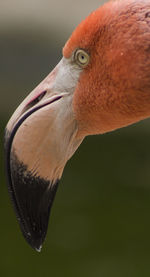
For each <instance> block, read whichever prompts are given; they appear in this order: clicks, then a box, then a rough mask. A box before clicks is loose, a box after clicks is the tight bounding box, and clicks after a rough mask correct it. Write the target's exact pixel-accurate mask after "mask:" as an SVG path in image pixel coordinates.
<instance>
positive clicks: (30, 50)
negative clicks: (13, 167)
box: [0, 0, 150, 277]
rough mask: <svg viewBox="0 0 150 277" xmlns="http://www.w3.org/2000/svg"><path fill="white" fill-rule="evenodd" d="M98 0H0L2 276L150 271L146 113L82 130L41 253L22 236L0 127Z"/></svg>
mask: <svg viewBox="0 0 150 277" xmlns="http://www.w3.org/2000/svg"><path fill="white" fill-rule="evenodd" d="M103 2H104V1H99V0H92V1H90V0H76V1H72V0H62V1H60V0H59V1H58V0H55V1H52V0H42V1H40V0H36V1H35V0H26V1H25V0H20V1H19V0H13V1H11V0H0V78H1V92H0V95H1V100H0V136H1V138H0V156H1V157H2V159H0V171H1V173H0V175H1V176H0V179H1V186H0V218H1V223H0V276H6V277H7V276H11V277H13V276H21V277H23V276H28V277H31V276H36V277H41V276H43V277H48V276H62V277H63V276H65V277H67V276H69V277H70V276H72V277H74V276H75V277H76V276H78V277H80V276H81V277H83V276H86V277H91V276H92V277H99V276H102V277H113V276H114V277H120V276H121V277H127V276H128V277H130V276H131V277H134V276H136V277H138V276H139V277H141V276H144V277H149V276H150V121H149V120H146V121H144V122H140V123H138V124H136V125H133V126H130V127H127V128H124V129H121V130H117V131H115V132H113V133H109V134H105V135H102V136H93V137H88V138H86V139H85V141H84V142H83V143H82V145H81V146H80V148H79V150H78V151H77V152H76V154H75V155H74V156H73V158H72V159H71V160H70V161H69V162H68V164H67V166H66V168H65V171H64V174H63V178H62V180H61V183H60V186H59V189H58V192H57V196H56V199H55V201H54V205H53V208H52V213H51V218H50V224H49V230H48V234H47V239H46V242H45V245H44V247H43V250H42V252H41V253H36V252H35V251H34V250H32V249H31V248H30V247H29V246H28V245H27V243H26V242H25V240H24V239H23V237H22V235H21V232H20V230H19V227H18V223H17V221H16V218H15V214H14V212H13V209H12V205H11V203H10V199H9V196H8V192H7V186H6V180H5V177H4V164H3V163H4V162H3V160H4V157H3V156H4V155H3V133H4V128H5V125H6V123H7V121H8V119H9V118H10V116H11V114H12V113H13V111H14V110H15V108H16V107H17V106H18V105H19V103H20V102H21V101H22V100H23V99H24V97H25V96H26V95H27V94H28V93H29V92H30V91H31V90H32V89H33V88H34V87H35V86H36V85H37V84H38V83H39V82H40V81H41V80H42V79H43V78H44V77H45V76H46V75H47V74H48V73H49V72H50V71H51V69H52V68H53V67H54V66H55V65H56V64H57V62H58V61H59V59H60V57H61V49H62V47H63V45H64V43H65V41H66V40H67V38H68V37H69V36H70V34H71V32H72V30H73V29H74V28H75V26H76V25H77V24H78V23H79V22H80V21H81V20H82V19H83V18H84V17H85V16H86V15H88V14H89V13H90V12H91V11H92V10H94V9H96V8H97V7H98V6H99V5H101V4H102V3H103Z"/></svg>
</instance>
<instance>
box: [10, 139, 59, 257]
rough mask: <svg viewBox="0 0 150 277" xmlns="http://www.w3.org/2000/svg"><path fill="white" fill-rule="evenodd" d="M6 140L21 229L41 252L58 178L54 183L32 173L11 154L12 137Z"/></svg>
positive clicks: (13, 192) (11, 191)
mask: <svg viewBox="0 0 150 277" xmlns="http://www.w3.org/2000/svg"><path fill="white" fill-rule="evenodd" d="M6 138H8V136H5V139H6ZM5 141H6V142H7V143H6V144H5V151H6V171H7V184H8V190H9V193H10V196H11V199H12V202H13V204H14V209H15V212H16V216H17V219H18V222H19V225H20V229H21V231H22V234H23V236H24V238H25V239H26V241H27V242H28V244H29V245H30V246H31V247H32V248H33V249H35V250H36V251H38V252H40V251H41V249H42V245H43V242H44V240H45V237H46V233H47V229H48V222H49V216H50V211H51V207H52V204H53V200H54V197H55V194H56V191H57V187H58V182H59V180H56V181H55V182H51V181H50V180H45V179H43V178H41V177H40V176H34V175H32V173H31V172H29V171H28V170H27V167H26V165H24V164H23V163H22V162H20V161H19V160H18V159H17V156H16V155H15V153H13V152H11V153H10V146H9V143H8V142H9V140H8V139H6V140H5Z"/></svg>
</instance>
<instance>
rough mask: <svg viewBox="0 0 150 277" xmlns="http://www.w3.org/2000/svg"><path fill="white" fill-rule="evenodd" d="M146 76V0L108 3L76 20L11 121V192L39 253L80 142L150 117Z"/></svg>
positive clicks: (149, 13)
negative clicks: (62, 180)
mask: <svg viewBox="0 0 150 277" xmlns="http://www.w3.org/2000/svg"><path fill="white" fill-rule="evenodd" d="M149 72H150V3H149V1H148V0H147V1H146V0H144V1H143V0H138V1H135V0H128V1H110V2H108V3H107V4H105V5H104V6H102V7H100V8H99V9H97V10H96V11H95V12H93V13H92V14H91V15H90V16H89V17H87V18H86V19H85V20H84V21H83V22H81V24H80V25H79V26H78V27H77V29H76V30H75V31H74V32H73V34H72V36H71V37H70V39H69V40H68V41H67V43H66V45H65V46H64V48H63V58H62V60H61V61H60V63H59V64H58V65H57V66H56V67H55V69H54V70H53V71H52V72H51V73H50V74H49V75H48V76H47V77H46V78H45V79H44V81H42V82H41V83H40V84H39V85H38V86H37V87H36V88H35V89H34V90H33V91H32V92H31V93H30V94H29V95H28V96H27V97H26V98H25V100H24V101H23V102H22V103H21V105H20V106H19V107H18V109H17V110H16V111H15V113H14V114H13V116H12V117H11V119H10V120H9V122H8V124H7V127H6V134H5V150H6V167H7V172H8V187H9V191H10V195H11V197H12V200H13V203H14V207H15V211H16V215H17V217H18V221H19V224H20V227H21V230H22V232H23V235H24V237H25V238H26V240H27V241H28V243H29V244H30V245H31V246H32V247H33V248H35V249H36V250H40V248H41V246H42V243H43V241H44V239H45V236H46V232H47V227H48V220H49V214H50V210H51V206H52V203H53V199H54V196H55V193H56V190H57V186H58V182H59V180H60V178H61V175H62V172H63V169H64V166H65V164H66V162H67V161H68V160H69V159H70V157H71V156H72V155H73V153H74V152H75V151H76V149H77V148H78V146H79V145H80V143H81V142H82V140H83V139H84V137H85V136H87V135H90V134H101V133H104V132H108V131H112V130H114V129H117V128H121V127H123V126H126V125H129V124H132V123H134V122H137V121H139V120H141V119H144V118H146V117H149V116H150V74H149Z"/></svg>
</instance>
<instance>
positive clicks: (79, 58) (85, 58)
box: [74, 49, 90, 67]
mask: <svg viewBox="0 0 150 277" xmlns="http://www.w3.org/2000/svg"><path fill="white" fill-rule="evenodd" d="M74 59H75V62H76V63H77V64H78V65H80V66H81V67H86V66H87V65H88V64H89V61H90V57H89V54H88V53H87V52H85V51H84V50H82V49H78V50H77V51H76V52H75V55H74Z"/></svg>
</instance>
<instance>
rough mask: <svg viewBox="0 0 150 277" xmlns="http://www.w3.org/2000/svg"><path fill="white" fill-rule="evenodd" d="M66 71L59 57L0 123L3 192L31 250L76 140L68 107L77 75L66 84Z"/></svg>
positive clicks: (38, 246) (39, 239) (45, 221)
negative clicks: (2, 129) (1, 128)
mask: <svg viewBox="0 0 150 277" xmlns="http://www.w3.org/2000/svg"><path fill="white" fill-rule="evenodd" d="M69 70H70V69H69ZM66 72H67V74H68V75H67V74H66ZM71 75H72V74H69V71H68V62H67V61H66V60H65V59H64V58H63V59H62V60H61V62H60V63H59V64H58V65H57V66H56V68H55V69H54V70H53V71H52V73H51V74H49V75H48V76H47V78H46V79H45V80H44V81H43V82H42V83H41V84H40V85H39V86H38V87H37V88H36V89H35V90H33V92H31V93H30V94H29V96H28V97H27V98H26V99H25V100H24V101H23V102H22V104H21V105H20V106H19V108H18V109H17V110H16V112H15V113H14V114H13V116H12V118H11V119H10V121H9V122H8V124H7V127H6V133H5V155H6V170H7V176H8V188H9V193H10V195H11V198H12V201H13V203H14V208H15V212H16V216H17V219H18V221H19V224H20V228H21V231H22V233H23V235H24V237H25V239H26V240H27V242H28V243H29V244H30V245H31V246H32V247H33V248H34V249H36V250H37V251H40V249H41V247H42V244H43V242H44V240H45V237H46V233H47V228H48V221H49V215H50V210H51V207H52V204H53V200H54V197H55V194H56V191H57V187H58V182H59V180H60V178H61V175H62V172H63V169H64V166H65V164H66V162H67V160H68V159H69V158H70V157H71V156H72V155H73V153H74V152H75V150H76V149H77V148H78V146H79V144H80V143H81V141H82V140H81V139H78V138H77V132H78V124H77V122H76V119H75V117H74V114H73V111H72V97H73V92H74V89H75V86H76V83H77V80H78V78H76V81H75V78H74V79H73V82H74V83H73V84H74V85H73V86H71V88H70V87H69V86H68V85H67V82H68V83H70V81H71V79H70V78H72V77H71ZM76 75H77V74H76ZM67 76H68V77H67ZM78 77H79V75H78ZM64 81H65V83H64Z"/></svg>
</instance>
